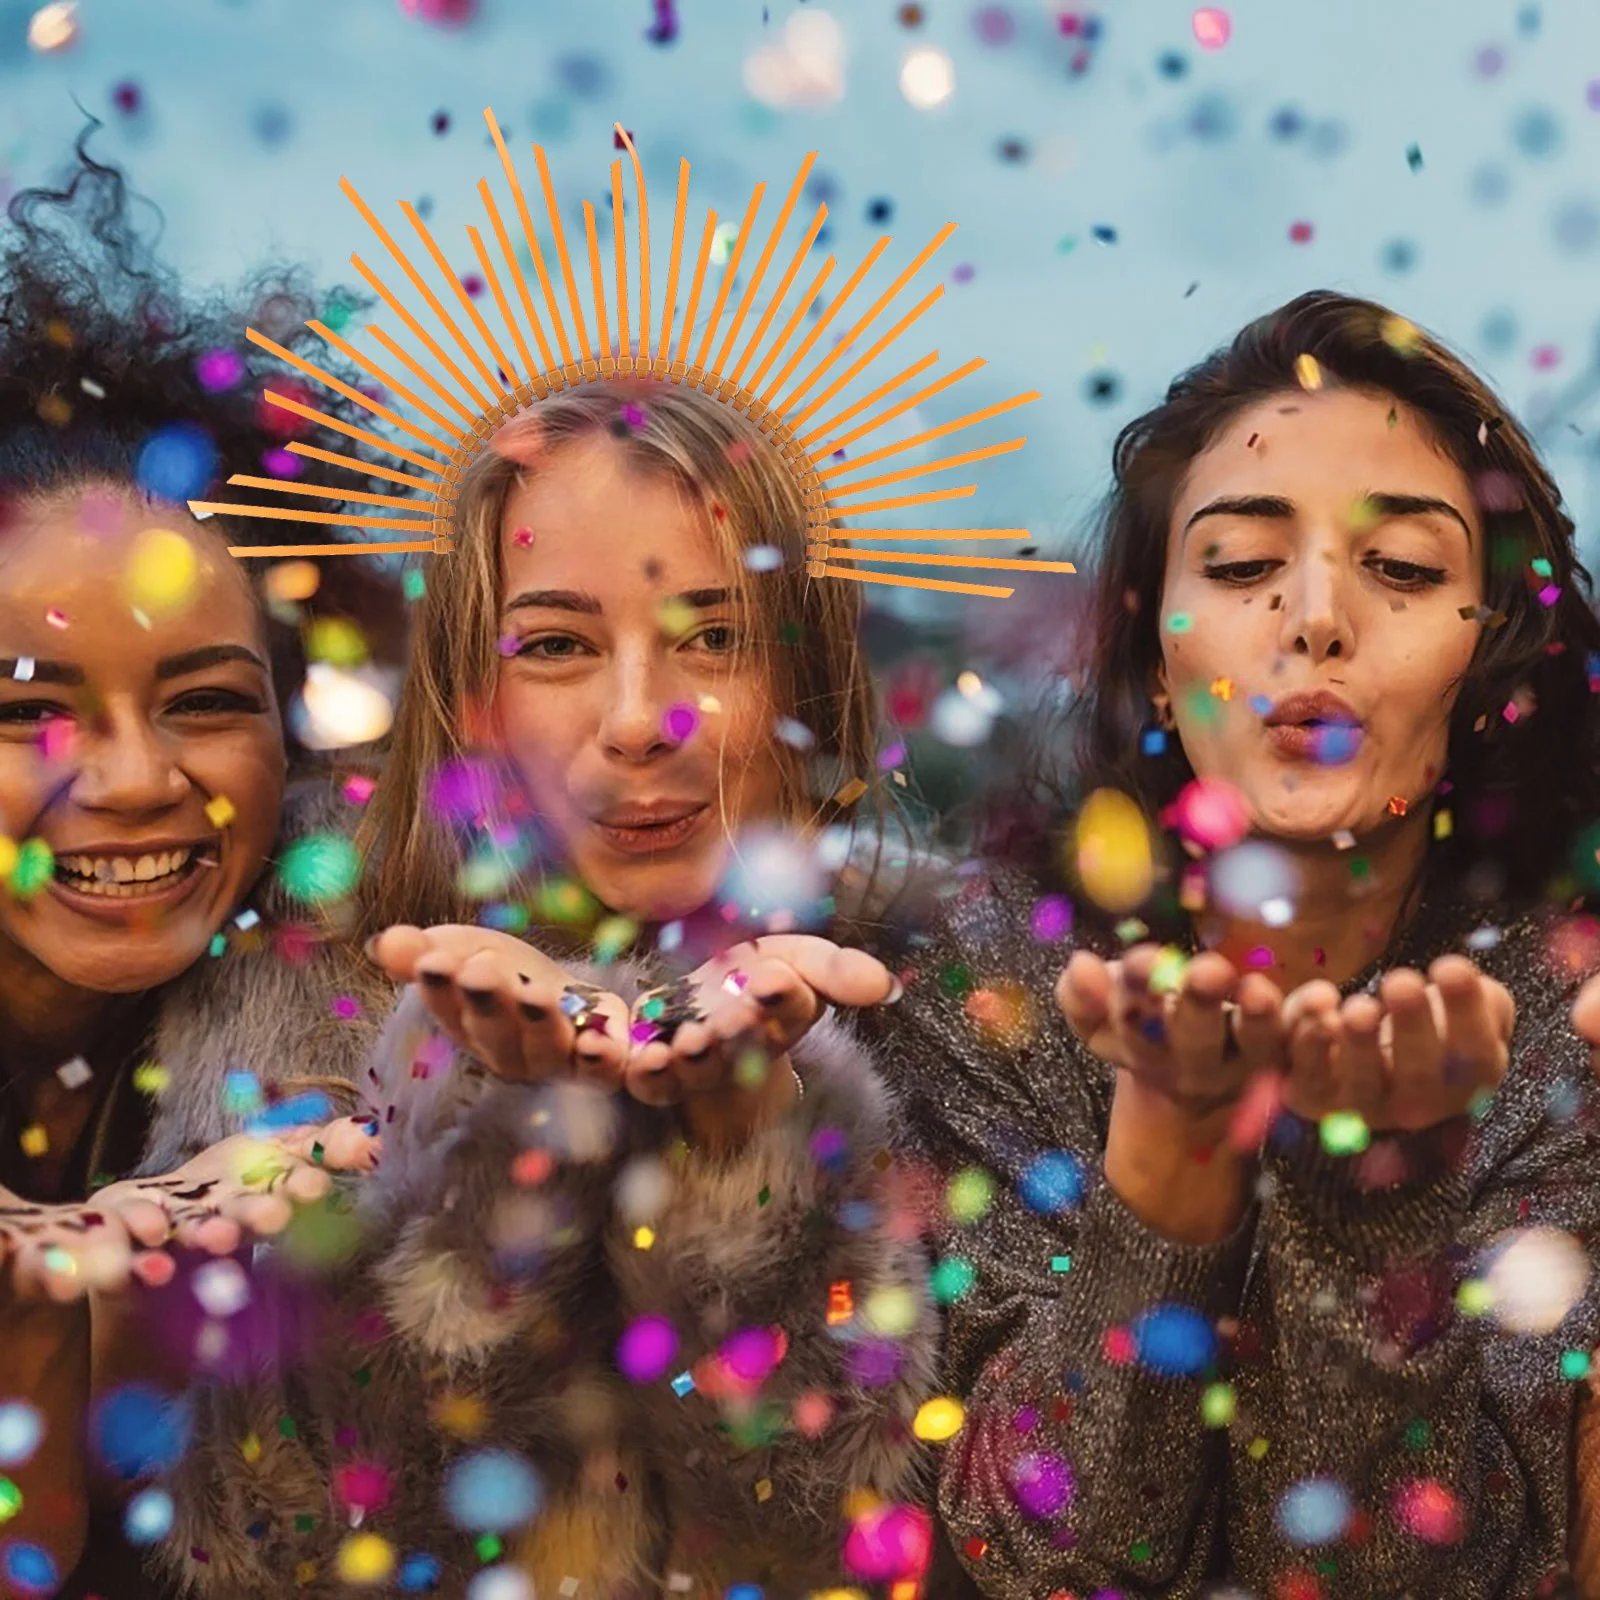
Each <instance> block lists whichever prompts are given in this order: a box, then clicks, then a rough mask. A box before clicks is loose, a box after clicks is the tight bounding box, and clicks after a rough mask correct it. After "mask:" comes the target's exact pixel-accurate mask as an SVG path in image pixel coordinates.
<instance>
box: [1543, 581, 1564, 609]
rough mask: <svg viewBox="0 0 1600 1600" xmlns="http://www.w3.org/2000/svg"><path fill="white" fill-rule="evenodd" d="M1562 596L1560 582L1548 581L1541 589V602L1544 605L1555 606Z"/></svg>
mask: <svg viewBox="0 0 1600 1600" xmlns="http://www.w3.org/2000/svg"><path fill="white" fill-rule="evenodd" d="M1560 598H1561V585H1560V584H1559V583H1547V584H1546V585H1545V586H1544V588H1542V589H1541V590H1540V591H1539V604H1540V605H1542V606H1553V605H1554V604H1555V603H1556V601H1557V600H1559V599H1560Z"/></svg>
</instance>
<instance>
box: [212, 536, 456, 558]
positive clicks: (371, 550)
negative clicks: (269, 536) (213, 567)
mask: <svg viewBox="0 0 1600 1600" xmlns="http://www.w3.org/2000/svg"><path fill="white" fill-rule="evenodd" d="M432 551H433V541H432V540H431V539H424V540H422V541H420V542H406V541H401V542H400V543H391V542H388V541H380V542H378V543H374V544H368V543H367V541H366V540H365V539H363V540H362V541H361V542H360V543H359V544H262V545H250V544H230V545H229V546H228V554H229V555H230V556H238V557H239V559H240V560H241V561H248V560H250V559H251V558H252V557H255V558H257V559H259V558H260V557H262V556H378V555H385V556H387V555H395V556H399V555H429V554H431V553H432Z"/></svg>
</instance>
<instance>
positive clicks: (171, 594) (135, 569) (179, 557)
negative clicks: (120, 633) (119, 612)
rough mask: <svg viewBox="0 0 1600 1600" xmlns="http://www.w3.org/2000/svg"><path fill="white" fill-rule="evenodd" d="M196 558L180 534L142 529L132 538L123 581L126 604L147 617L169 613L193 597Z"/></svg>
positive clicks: (166, 530)
mask: <svg viewBox="0 0 1600 1600" xmlns="http://www.w3.org/2000/svg"><path fill="white" fill-rule="evenodd" d="M199 577H200V560H199V558H198V557H197V556H196V555H195V553H194V546H193V545H192V544H190V543H189V541H188V540H187V539H185V538H184V537H183V535H182V534H181V533H173V532H172V531H171V530H170V529H168V528H146V529H145V531H144V532H143V533H141V534H140V535H139V537H138V538H137V539H136V540H135V541H134V546H133V553H132V555H131V556H129V558H128V567H127V571H126V572H125V573H124V574H123V584H124V587H125V589H126V591H127V596H128V603H129V604H130V605H133V606H136V607H138V609H139V610H141V611H143V612H145V613H146V614H147V615H150V616H157V617H160V616H170V615H171V614H172V613H173V612H175V611H182V610H183V609H185V607H187V606H188V605H189V604H190V602H191V601H192V600H193V599H194V593H195V585H196V584H197V582H198V581H199Z"/></svg>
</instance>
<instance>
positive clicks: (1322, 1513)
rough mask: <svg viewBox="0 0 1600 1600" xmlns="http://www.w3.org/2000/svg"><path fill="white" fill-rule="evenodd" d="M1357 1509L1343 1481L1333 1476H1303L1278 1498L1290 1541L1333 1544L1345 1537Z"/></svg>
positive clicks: (1280, 1520) (1279, 1517)
mask: <svg viewBox="0 0 1600 1600" xmlns="http://www.w3.org/2000/svg"><path fill="white" fill-rule="evenodd" d="M1353 1511H1354V1507H1353V1506H1352V1505H1351V1502H1350V1496H1349V1494H1348V1492H1347V1491H1346V1490H1345V1488H1344V1486H1343V1485H1342V1484H1339V1483H1336V1482H1335V1481H1334V1480H1333V1479H1332V1478H1302V1479H1301V1480H1300V1482H1298V1483H1295V1484H1291V1485H1290V1486H1289V1488H1288V1489H1286V1490H1285V1491H1284V1493H1283V1496H1282V1497H1281V1498H1280V1499H1279V1501H1278V1509H1277V1521H1278V1527H1279V1529H1280V1530H1281V1531H1282V1533H1283V1536H1284V1538H1285V1539H1287V1540H1288V1541H1289V1543H1290V1544H1295V1545H1301V1546H1311V1547H1316V1546H1320V1545H1325V1544H1332V1543H1333V1542H1334V1541H1335V1540H1336V1539H1338V1538H1340V1537H1342V1536H1343V1534H1344V1531H1345V1529H1346V1528H1347V1527H1348V1526H1349V1525H1350V1518H1351V1515H1352V1513H1353Z"/></svg>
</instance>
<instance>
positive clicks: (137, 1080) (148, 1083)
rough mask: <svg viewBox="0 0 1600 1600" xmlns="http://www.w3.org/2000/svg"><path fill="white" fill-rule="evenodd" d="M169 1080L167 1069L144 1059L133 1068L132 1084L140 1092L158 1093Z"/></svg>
mask: <svg viewBox="0 0 1600 1600" xmlns="http://www.w3.org/2000/svg"><path fill="white" fill-rule="evenodd" d="M169 1082H171V1078H170V1076H169V1075H168V1072H167V1069H166V1068H165V1067H162V1066H157V1065H156V1063H155V1062H154V1061H146V1062H144V1063H142V1064H141V1065H140V1066H137V1067H135V1068H134V1069H133V1086H134V1088H135V1089H137V1090H138V1091H139V1093H140V1094H160V1093H161V1091H162V1090H163V1089H165V1088H166V1086H167V1084H168V1083H169Z"/></svg>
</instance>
